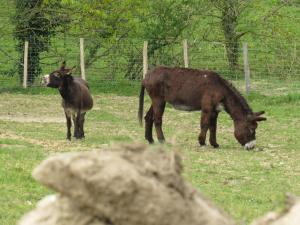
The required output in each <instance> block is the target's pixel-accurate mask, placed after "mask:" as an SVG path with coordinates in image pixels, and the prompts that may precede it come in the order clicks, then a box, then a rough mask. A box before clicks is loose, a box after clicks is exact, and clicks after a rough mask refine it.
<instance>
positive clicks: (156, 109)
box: [152, 99, 166, 143]
mask: <svg viewBox="0 0 300 225" xmlns="http://www.w3.org/2000/svg"><path fill="white" fill-rule="evenodd" d="M152 106H153V116H154V125H155V130H156V135H157V139H158V141H159V142H160V143H163V142H164V141H165V137H164V133H163V131H162V117H163V114H164V111H165V106H166V102H165V101H163V100H161V99H155V100H152Z"/></svg>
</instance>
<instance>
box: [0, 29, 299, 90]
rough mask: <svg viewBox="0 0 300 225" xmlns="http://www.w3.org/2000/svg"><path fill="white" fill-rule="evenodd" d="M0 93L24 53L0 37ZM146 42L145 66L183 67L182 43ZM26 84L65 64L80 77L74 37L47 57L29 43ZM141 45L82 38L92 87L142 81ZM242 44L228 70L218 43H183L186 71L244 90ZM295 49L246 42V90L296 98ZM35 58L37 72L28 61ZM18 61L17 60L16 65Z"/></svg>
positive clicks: (19, 76) (17, 74)
mask: <svg viewBox="0 0 300 225" xmlns="http://www.w3.org/2000/svg"><path fill="white" fill-rule="evenodd" d="M0 41H1V43H0V85H1V89H2V90H3V89H7V88H16V87H20V86H21V85H22V82H23V70H22V68H23V67H24V64H23V62H24V61H23V60H24V58H23V51H24V50H23V49H17V48H16V47H15V46H16V43H15V40H13V39H9V38H7V37H3V36H2V37H1V38H0ZM158 41H159V40H149V41H148V65H149V69H152V68H154V67H156V66H158V65H166V66H180V67H183V66H184V59H183V42H182V41H181V40H180V41H173V42H168V43H167V44H165V45H162V47H159V48H156V49H154V50H153V48H152V46H153V45H154V44H153V43H155V44H157V42H158ZM28 42H29V49H28V71H27V72H28V80H27V84H28V86H29V87H32V86H33V87H36V86H40V85H41V77H42V76H43V75H44V74H48V73H50V72H52V71H54V70H56V69H58V68H59V66H60V64H61V62H62V61H64V60H66V62H67V66H69V67H73V66H76V69H75V72H74V75H75V76H80V73H81V68H80V48H79V37H78V36H70V35H62V36H60V37H55V38H52V39H51V45H50V47H49V49H48V51H46V52H42V53H39V52H37V49H38V48H37V46H36V45H35V43H34V42H33V41H32V40H31V39H30V38H29V39H28ZM143 42H144V40H141V39H117V38H116V39H93V38H85V39H84V59H85V61H84V64H85V74H86V78H87V80H88V82H89V83H90V85H91V87H92V88H97V87H99V86H103V85H115V86H118V85H123V84H124V83H127V84H131V85H139V81H140V80H141V79H142V76H143ZM242 47H243V46H242V45H241V46H240V48H239V51H238V66H237V67H236V68H234V70H233V69H232V68H231V67H230V66H229V63H228V58H227V54H226V48H225V45H224V44H223V43H221V42H205V41H193V40H188V58H189V62H188V63H189V67H191V68H197V69H209V70H214V71H217V72H219V73H220V74H221V75H222V76H224V77H225V78H226V79H228V80H230V81H232V82H233V83H234V84H235V85H236V86H237V87H238V88H239V89H240V90H242V91H244V90H245V80H244V62H243V57H244V56H243V50H242ZM299 56H300V49H299V46H297V43H289V44H287V43H284V44H280V43H279V44H278V45H276V46H268V45H267V44H261V45H254V44H253V43H248V58H249V67H250V77H251V91H256V92H260V93H262V94H267V95H281V94H289V93H298V92H299V93H300V91H299V87H300V60H299ZM35 57H37V58H38V67H36V68H35V67H34V66H33V65H32V64H31V60H32V59H35ZM20 59H21V60H20Z"/></svg>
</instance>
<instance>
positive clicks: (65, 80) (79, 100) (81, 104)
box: [42, 62, 93, 140]
mask: <svg viewBox="0 0 300 225" xmlns="http://www.w3.org/2000/svg"><path fill="white" fill-rule="evenodd" d="M65 66H66V63H65V62H63V64H62V65H61V67H60V69H59V70H55V71H53V72H52V73H50V74H49V75H45V76H44V77H43V81H42V83H43V84H44V85H45V86H47V87H52V88H58V90H59V93H60V95H61V97H62V107H63V108H64V111H65V115H66V119H67V139H68V140H71V126H72V122H71V118H72V119H73V123H74V137H75V138H76V139H81V138H84V130H83V124H84V117H85V114H86V112H87V111H88V110H90V109H91V108H92V107H93V99H92V96H91V95H90V92H89V87H88V84H87V82H86V81H85V80H83V79H81V78H79V77H73V76H72V75H71V74H72V69H67V68H66V67H65Z"/></svg>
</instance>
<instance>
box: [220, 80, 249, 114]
mask: <svg viewBox="0 0 300 225" xmlns="http://www.w3.org/2000/svg"><path fill="white" fill-rule="evenodd" d="M220 78H221V80H222V82H223V83H224V85H225V86H226V87H227V89H228V90H230V92H231V94H232V95H233V97H234V98H235V99H236V100H237V101H238V102H239V103H240V104H241V106H242V108H243V110H245V111H246V112H247V113H252V109H251V108H250V106H249V105H248V103H247V101H246V99H245V98H244V97H243V96H242V95H241V93H240V92H239V91H238V90H237V89H236V88H235V87H234V86H233V84H232V83H231V82H229V81H227V80H225V79H223V78H222V77H220Z"/></svg>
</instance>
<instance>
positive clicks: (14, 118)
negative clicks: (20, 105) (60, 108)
mask: <svg viewBox="0 0 300 225" xmlns="http://www.w3.org/2000/svg"><path fill="white" fill-rule="evenodd" d="M0 120H2V121H9V122H18V123H65V118H63V117H34V116H29V115H28V116H27V115H23V116H21V115H1V116H0Z"/></svg>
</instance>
